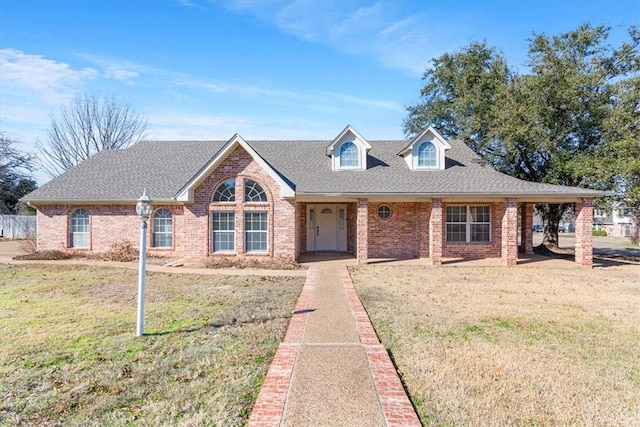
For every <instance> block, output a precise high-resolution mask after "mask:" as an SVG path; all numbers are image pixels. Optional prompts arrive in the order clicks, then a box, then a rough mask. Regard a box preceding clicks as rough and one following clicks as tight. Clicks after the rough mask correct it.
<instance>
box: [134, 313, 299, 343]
mask: <svg viewBox="0 0 640 427" xmlns="http://www.w3.org/2000/svg"><path fill="white" fill-rule="evenodd" d="M301 311H302V310H301ZM293 314H299V313H296V312H294V313H293ZM291 317H292V316H291V315H288V316H271V317H255V318H251V319H244V320H239V319H236V318H235V317H233V318H231V319H226V320H219V321H216V322H211V323H205V324H204V325H201V326H193V327H186V328H178V329H172V330H168V331H155V332H145V333H144V336H151V337H153V336H163V335H170V334H188V333H193V332H198V331H202V330H204V329H209V328H211V329H219V328H223V327H227V326H239V325H251V324H262V323H267V322H269V321H272V320H278V319H291Z"/></svg>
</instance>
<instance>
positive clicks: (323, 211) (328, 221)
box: [316, 205, 338, 251]
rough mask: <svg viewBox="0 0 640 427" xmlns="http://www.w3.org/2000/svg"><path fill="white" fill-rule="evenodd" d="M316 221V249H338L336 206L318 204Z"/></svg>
mask: <svg viewBox="0 0 640 427" xmlns="http://www.w3.org/2000/svg"><path fill="white" fill-rule="evenodd" d="M317 218H318V223H317V224H316V236H317V239H316V250H317V251H335V250H337V249H338V245H337V242H338V227H337V223H338V221H337V217H336V207H335V206H333V205H331V206H320V207H318V213H317Z"/></svg>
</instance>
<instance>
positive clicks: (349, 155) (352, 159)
mask: <svg viewBox="0 0 640 427" xmlns="http://www.w3.org/2000/svg"><path fill="white" fill-rule="evenodd" d="M339 156H340V167H341V168H357V167H358V166H359V164H358V163H359V157H360V155H359V153H358V147H357V146H356V144H354V143H353V142H351V141H347V142H343V143H342V145H341V146H340V154H339Z"/></svg>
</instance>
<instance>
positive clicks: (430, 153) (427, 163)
mask: <svg viewBox="0 0 640 427" xmlns="http://www.w3.org/2000/svg"><path fill="white" fill-rule="evenodd" d="M436 155H437V153H436V146H435V145H433V143H431V142H428V141H427V142H423V143H422V144H420V146H419V147H418V167H420V168H435V167H436V165H437V157H436Z"/></svg>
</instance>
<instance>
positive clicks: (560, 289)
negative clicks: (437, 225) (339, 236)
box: [351, 265, 640, 426]
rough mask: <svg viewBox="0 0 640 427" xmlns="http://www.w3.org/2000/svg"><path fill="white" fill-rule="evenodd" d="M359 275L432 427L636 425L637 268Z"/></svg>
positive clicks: (639, 390) (639, 391) (379, 327)
mask: <svg viewBox="0 0 640 427" xmlns="http://www.w3.org/2000/svg"><path fill="white" fill-rule="evenodd" d="M351 274H352V277H353V279H354V283H355V286H356V289H357V292H358V294H359V296H360V298H361V299H362V301H363V303H364V305H365V307H366V309H367V311H368V313H369V316H370V317H371V320H372V322H373V325H374V327H375V329H376V331H377V333H378V335H379V337H380V339H381V341H382V342H383V344H384V345H385V346H386V347H387V349H388V350H389V351H390V352H391V354H392V356H393V358H394V360H395V363H396V365H397V366H398V369H399V371H400V372H401V374H402V378H403V380H404V382H405V384H406V387H407V389H408V392H409V394H410V398H411V400H412V401H413V403H414V405H415V406H416V408H417V410H418V414H419V416H420V418H421V420H422V422H423V423H424V424H425V425H482V426H498V425H527V426H543V425H544V426H547V425H628V426H631V425H638V422H639V420H640V363H639V360H640V359H639V355H640V267H639V266H633V265H629V266H624V267H611V268H605V269H593V270H591V269H581V268H568V269H551V268H527V267H515V268H513V267H512V268H499V267H489V268H471V267H400V266H364V267H357V268H352V269H351Z"/></svg>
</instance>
